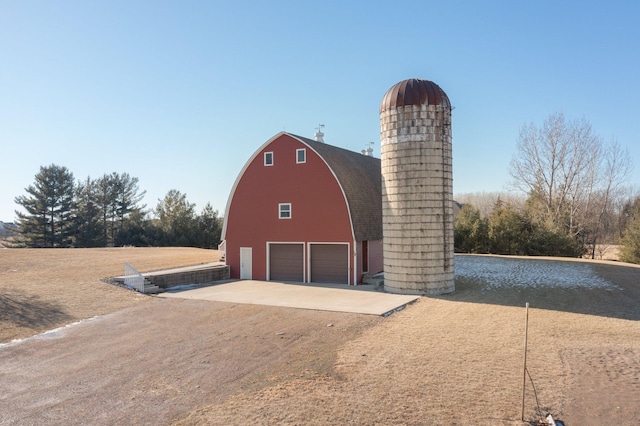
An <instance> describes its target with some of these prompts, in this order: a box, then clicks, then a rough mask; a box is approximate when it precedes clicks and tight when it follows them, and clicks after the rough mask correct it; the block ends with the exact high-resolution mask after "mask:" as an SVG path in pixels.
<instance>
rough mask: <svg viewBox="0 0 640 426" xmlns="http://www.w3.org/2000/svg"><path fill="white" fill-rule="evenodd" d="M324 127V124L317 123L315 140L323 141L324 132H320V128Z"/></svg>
mask: <svg viewBox="0 0 640 426" xmlns="http://www.w3.org/2000/svg"><path fill="white" fill-rule="evenodd" d="M323 127H324V124H318V127H316V130H317V132H316V134H315V137H316V142H322V143H324V133H322V128H323Z"/></svg>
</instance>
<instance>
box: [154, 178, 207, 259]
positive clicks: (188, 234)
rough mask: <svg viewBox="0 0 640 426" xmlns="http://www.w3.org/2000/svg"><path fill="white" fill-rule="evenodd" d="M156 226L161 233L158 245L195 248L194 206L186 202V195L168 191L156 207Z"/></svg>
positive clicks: (195, 222) (195, 221) (176, 191)
mask: <svg viewBox="0 0 640 426" xmlns="http://www.w3.org/2000/svg"><path fill="white" fill-rule="evenodd" d="M155 212H156V215H157V216H158V226H159V228H160V231H161V233H162V236H161V241H160V242H159V243H160V245H164V246H195V245H196V232H197V220H196V214H195V204H193V203H190V202H189V201H187V195H186V194H183V193H181V192H180V191H178V190H176V189H172V190H170V191H169V192H168V193H167V195H166V196H165V197H164V199H162V200H158V205H157V206H156V210H155Z"/></svg>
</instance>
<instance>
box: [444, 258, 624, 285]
mask: <svg viewBox="0 0 640 426" xmlns="http://www.w3.org/2000/svg"><path fill="white" fill-rule="evenodd" d="M454 265H455V276H456V278H469V279H473V280H476V281H478V282H480V283H482V285H483V289H485V290H492V289H499V288H505V287H529V288H539V287H562V288H572V289H577V288H600V289H606V290H616V289H618V290H619V289H620V287H619V286H617V285H615V284H613V283H612V282H609V281H607V280H605V279H603V278H601V277H600V276H598V274H597V273H596V271H595V269H594V268H593V265H590V264H588V263H582V262H570V261H559V260H541V259H514V258H508V257H505V258H502V257H493V256H466V255H456V256H455V262H454Z"/></svg>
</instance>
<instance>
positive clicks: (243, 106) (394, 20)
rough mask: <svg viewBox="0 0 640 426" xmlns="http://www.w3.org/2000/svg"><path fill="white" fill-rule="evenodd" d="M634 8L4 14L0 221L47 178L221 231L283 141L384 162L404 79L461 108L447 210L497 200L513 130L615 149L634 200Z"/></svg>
mask: <svg viewBox="0 0 640 426" xmlns="http://www.w3.org/2000/svg"><path fill="white" fill-rule="evenodd" d="M395 4H399V5H395ZM639 4H640V3H638V2H636V1H627V2H616V1H612V2H608V3H606V4H605V3H604V2H590V1H563V2H560V1H535V2H534V1H527V2H514V1H500V2H491V1H489V2H480V1H437V2H436V1H426V0H421V1H405V2H392V1H344V0H339V1H331V0H330V1H323V2H304V1H278V0H273V1H269V2H263V1H204V0H203V1H189V0H181V1H173V2H168V1H135V0H127V1H121V0H108V1H89V2H88V1H85V0H81V1H72V0H65V1H50V0H29V1H10V0H0V147H1V151H0V152H1V156H2V157H1V158H2V162H1V165H0V220H2V221H5V222H9V221H12V220H14V218H15V216H14V210H15V209H16V208H17V207H18V206H16V205H15V204H14V198H15V197H16V196H18V195H21V194H24V193H25V192H24V188H26V187H27V186H28V185H30V184H32V183H33V181H34V175H35V174H36V173H37V172H38V170H39V167H40V166H42V165H49V164H52V163H53V164H57V165H61V166H66V167H67V168H69V170H70V171H71V172H73V174H74V176H75V177H76V178H77V179H85V178H86V177H87V176H91V177H93V178H95V177H99V176H101V175H102V174H104V173H111V172H119V173H122V172H127V173H129V174H130V175H132V176H135V177H138V178H139V180H140V187H141V189H144V190H146V191H147V197H146V199H145V202H146V204H147V205H148V206H149V207H154V206H155V205H156V204H157V200H158V199H159V198H163V197H164V195H165V194H166V193H167V191H169V190H170V189H172V188H175V189H177V190H179V191H181V192H183V193H186V194H187V198H188V200H189V201H191V202H193V203H196V207H197V210H198V211H200V209H202V207H204V205H205V204H206V203H207V202H211V204H212V205H213V207H214V208H215V209H217V210H219V212H220V214H223V213H224V209H225V205H226V202H227V198H228V195H229V191H230V190H231V187H232V185H233V182H234V180H235V179H236V177H237V175H238V173H239V172H240V170H241V168H242V167H243V165H244V163H245V162H246V161H247V159H248V158H249V157H250V156H251V154H252V153H253V152H254V151H255V150H256V149H257V148H258V147H259V146H260V145H261V144H262V143H264V142H265V141H266V140H268V139H269V138H270V137H271V136H273V135H274V134H276V133H277V132H279V131H281V130H286V131H288V132H291V133H295V134H299V135H302V136H307V137H313V133H314V131H315V130H314V128H315V127H316V126H317V125H318V124H319V123H323V124H325V126H326V127H325V129H324V132H325V135H326V136H325V140H326V142H328V143H330V144H333V145H337V146H341V147H344V148H347V149H351V150H354V151H360V150H361V149H363V148H365V147H366V146H367V144H368V143H369V142H375V146H374V148H375V151H374V155H375V156H377V157H379V153H380V147H379V143H380V135H379V131H380V130H379V116H378V107H379V105H380V101H381V100H382V96H383V95H384V93H385V92H386V91H387V89H388V88H390V87H391V86H392V85H393V84H395V83H397V82H399V81H401V80H404V79H406V78H412V77H417V78H425V79H428V80H432V81H434V82H436V83H437V84H438V85H440V87H442V88H443V89H444V90H445V92H446V93H447V94H448V95H449V98H450V99H451V102H452V104H453V105H454V106H455V110H454V111H453V153H454V164H453V166H454V170H453V173H454V192H455V193H467V192H480V191H500V190H503V189H504V188H505V184H506V183H507V181H508V180H509V175H508V165H509V161H510V159H511V157H512V156H513V154H514V153H515V143H516V140H517V137H518V131H519V129H520V128H521V127H522V125H523V124H525V123H528V122H534V123H538V124H541V123H542V122H543V121H544V119H545V118H547V117H548V116H549V115H550V114H551V113H553V112H556V111H562V112H564V114H565V115H566V116H567V117H568V118H581V117H585V118H586V119H587V120H589V121H590V122H591V124H592V125H593V127H594V129H595V130H596V131H597V132H598V133H599V134H600V135H602V136H603V137H604V138H605V139H610V138H612V137H615V138H617V140H618V141H619V142H620V144H621V145H623V146H625V147H627V148H628V149H629V150H630V153H631V156H632V158H633V159H634V162H635V165H636V167H635V169H634V173H633V175H632V181H631V183H632V184H636V185H637V184H638V183H640V144H639V143H638V142H639V141H638V136H639V135H640V84H639V76H640V25H639V24H638V16H640V6H638V5H639Z"/></svg>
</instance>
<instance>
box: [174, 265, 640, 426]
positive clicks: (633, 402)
mask: <svg viewBox="0 0 640 426" xmlns="http://www.w3.org/2000/svg"><path fill="white" fill-rule="evenodd" d="M595 267H596V268H597V269H598V272H599V274H600V275H601V276H602V277H604V278H606V279H608V280H610V281H612V282H614V283H616V284H617V285H619V286H620V287H621V288H622V289H623V290H622V291H611V290H592V289H582V290H566V291H563V290H560V289H550V288H542V289H528V290H516V289H509V290H506V289H503V290H499V291H494V292H482V291H480V290H479V288H478V286H477V285H476V284H475V283H471V282H458V283H457V291H456V294H455V295H453V296H447V297H432V298H427V297H425V298H422V299H420V300H419V301H418V302H417V303H415V304H414V305H412V306H410V307H409V308H407V309H405V310H404V311H402V312H399V313H396V314H394V315H393V316H391V317H389V318H388V319H386V320H385V321H384V322H382V323H379V324H378V325H376V326H374V327H372V328H370V329H368V330H367V331H365V332H364V333H363V334H362V335H361V336H360V337H358V338H357V339H354V340H352V341H350V342H348V343H347V344H345V345H344V346H343V347H342V348H341V349H340V350H339V352H338V358H337V362H336V365H335V369H336V373H337V374H338V378H337V377H334V376H329V375H316V376H315V377H311V378H303V379H294V380H286V381H283V382H280V383H278V384H277V385H274V386H271V387H267V388H265V389H262V390H260V391H258V392H255V393H243V394H238V395H235V396H234V397H232V398H230V399H228V400H227V401H226V402H224V403H222V404H215V405H212V406H209V407H206V408H203V409H201V410H198V411H196V412H194V413H192V414H191V415H190V416H188V417H186V418H185V419H183V421H181V422H179V424H182V425H191V424H217V425H223V424H264V425H267V424H367V425H375V424H415V425H423V424H424V425H426V424H428V425H480V424H491V425H521V424H523V423H522V422H521V420H520V419H521V406H522V381H523V368H522V367H523V346H524V345H523V342H524V324H525V309H524V305H525V302H527V301H528V302H530V303H531V306H532V308H531V309H530V310H529V324H530V328H529V351H528V356H529V361H528V370H529V372H530V373H531V375H532V377H533V380H534V383H535V386H536V388H537V396H538V400H539V402H540V405H541V407H540V409H541V412H538V410H537V404H536V399H535V396H534V394H533V390H532V385H531V383H530V381H529V380H527V384H526V386H527V387H526V389H527V391H526V404H525V420H526V423H527V424H528V423H531V424H533V423H534V422H535V421H536V420H538V419H540V417H541V414H542V415H546V413H547V412H551V413H553V414H554V415H555V416H556V418H558V417H560V418H561V419H564V420H565V421H566V422H567V424H570V425H599V424H616V425H629V426H631V425H636V424H637V419H638V418H640V322H639V320H640V312H639V311H638V302H639V301H640V289H639V288H638V281H639V280H638V278H640V269H638V268H634V267H626V266H618V265H612V264H605V263H603V262H599V263H597V264H595Z"/></svg>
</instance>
